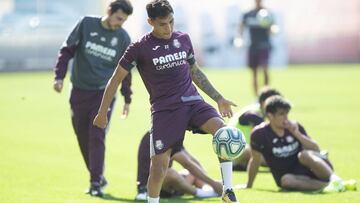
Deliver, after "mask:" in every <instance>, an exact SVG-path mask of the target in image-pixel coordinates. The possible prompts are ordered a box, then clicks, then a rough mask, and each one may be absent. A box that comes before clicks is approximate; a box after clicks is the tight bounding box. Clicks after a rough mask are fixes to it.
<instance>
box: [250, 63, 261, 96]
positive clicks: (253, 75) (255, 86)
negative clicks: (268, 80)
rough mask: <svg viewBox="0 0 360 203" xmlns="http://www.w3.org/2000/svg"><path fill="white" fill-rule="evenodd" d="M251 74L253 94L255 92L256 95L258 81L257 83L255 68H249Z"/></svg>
mask: <svg viewBox="0 0 360 203" xmlns="http://www.w3.org/2000/svg"><path fill="white" fill-rule="evenodd" d="M251 73H252V81H253V88H254V92H255V95H258V89H259V87H258V81H257V68H251Z"/></svg>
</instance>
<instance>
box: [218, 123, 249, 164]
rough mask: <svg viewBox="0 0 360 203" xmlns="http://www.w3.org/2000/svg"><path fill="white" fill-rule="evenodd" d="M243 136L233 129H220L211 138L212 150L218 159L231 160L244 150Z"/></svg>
mask: <svg viewBox="0 0 360 203" xmlns="http://www.w3.org/2000/svg"><path fill="white" fill-rule="evenodd" d="M245 145H246V141H245V137H244V134H243V133H242V132H241V131H240V130H239V129H237V128H234V127H223V128H220V129H219V130H218V131H217V132H216V133H215V135H214V137H213V149H214V151H215V153H216V154H217V156H218V157H220V158H222V159H225V160H233V159H235V158H237V157H238V156H240V154H241V152H242V151H243V150H244V149H245Z"/></svg>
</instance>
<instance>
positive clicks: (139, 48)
mask: <svg viewBox="0 0 360 203" xmlns="http://www.w3.org/2000/svg"><path fill="white" fill-rule="evenodd" d="M146 10H147V14H148V17H149V18H148V23H149V24H150V25H151V26H152V28H153V29H152V31H151V32H150V33H147V34H145V35H144V36H143V37H141V38H140V39H139V40H138V41H137V42H135V43H133V44H131V45H130V46H129V47H128V49H127V51H126V52H125V54H124V55H123V57H122V58H121V59H120V61H119V64H118V66H117V68H116V70H115V73H114V75H113V76H112V77H111V79H110V80H109V82H108V85H107V87H106V89H105V94H104V96H103V100H102V103H101V106H100V108H99V112H98V115H97V116H96V117H95V120H94V125H96V126H98V127H101V128H105V127H106V124H107V117H106V113H107V109H108V107H109V106H110V104H111V100H112V98H113V95H114V94H115V92H116V89H117V87H118V85H119V83H120V82H121V81H122V80H123V78H124V77H125V76H126V75H127V74H128V72H129V71H130V70H131V69H132V68H133V67H134V66H137V69H138V71H139V73H140V76H141V78H142V80H143V82H144V84H145V87H146V89H147V90H148V92H149V95H150V103H151V108H152V112H151V113H152V119H151V120H152V128H151V136H150V149H151V153H150V154H151V166H150V175H149V180H148V196H149V197H148V201H149V202H150V203H156V202H159V199H160V198H159V195H160V190H161V187H162V183H163V181H164V178H165V176H166V171H167V169H168V164H169V161H170V155H171V153H172V150H174V149H176V148H178V147H181V146H182V142H183V139H184V133H185V130H186V129H187V127H188V126H196V127H199V128H201V129H202V130H203V131H205V132H206V133H210V134H212V135H214V134H215V132H216V131H217V130H218V129H220V128H221V127H223V126H225V123H224V121H223V119H222V118H221V117H220V115H219V114H218V113H217V112H216V110H215V109H214V108H213V107H212V106H210V105H209V104H207V103H206V102H205V101H204V100H203V98H202V97H201V96H200V94H199V93H198V91H197V90H196V88H195V86H194V85H193V83H192V82H194V83H195V84H196V85H197V86H198V87H199V88H200V89H201V90H203V91H204V92H205V93H206V94H207V95H209V96H210V98H212V99H213V100H214V101H216V102H217V104H218V107H219V111H220V114H221V116H224V117H231V116H232V110H231V106H232V105H234V106H235V104H234V103H232V102H231V101H228V100H226V99H225V98H224V97H223V96H222V95H221V94H220V93H219V92H218V91H217V90H216V89H215V88H214V87H213V86H212V85H211V83H210V82H209V80H208V79H207V77H206V76H205V75H204V73H203V72H202V71H201V70H200V68H199V66H198V65H197V63H196V61H195V56H194V50H193V47H192V44H191V41H190V38H189V36H188V35H187V34H185V33H182V32H174V31H173V25H174V17H173V13H174V12H173V9H172V7H171V5H170V3H169V2H168V1H167V0H153V1H151V2H149V3H148V4H147V5H146ZM220 166H221V174H222V178H223V185H224V193H223V200H224V201H226V202H236V197H235V194H234V192H233V190H232V182H231V181H232V162H231V161H224V160H220Z"/></svg>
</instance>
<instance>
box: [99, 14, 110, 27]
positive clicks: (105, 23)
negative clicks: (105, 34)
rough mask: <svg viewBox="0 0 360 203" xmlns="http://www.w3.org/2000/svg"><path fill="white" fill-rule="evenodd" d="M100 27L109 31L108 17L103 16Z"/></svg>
mask: <svg viewBox="0 0 360 203" xmlns="http://www.w3.org/2000/svg"><path fill="white" fill-rule="evenodd" d="M101 26H102V27H103V28H105V29H106V30H111V26H110V23H109V16H104V17H102V18H101Z"/></svg>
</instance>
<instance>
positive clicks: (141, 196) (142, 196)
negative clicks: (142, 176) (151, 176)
mask: <svg viewBox="0 0 360 203" xmlns="http://www.w3.org/2000/svg"><path fill="white" fill-rule="evenodd" d="M135 200H140V201H146V200H147V189H146V187H144V186H143V187H139V188H138V191H137V194H136V196H135Z"/></svg>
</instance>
